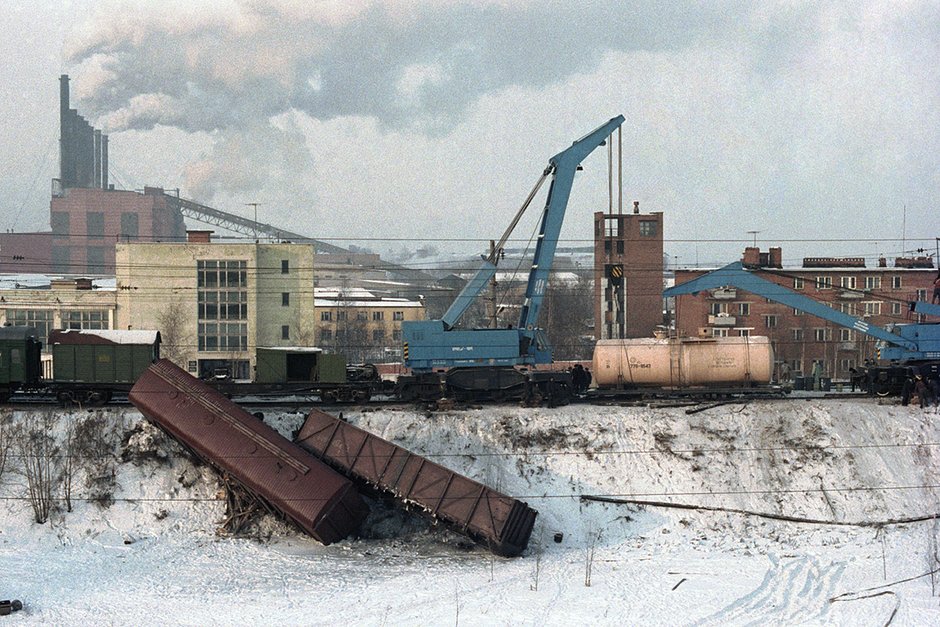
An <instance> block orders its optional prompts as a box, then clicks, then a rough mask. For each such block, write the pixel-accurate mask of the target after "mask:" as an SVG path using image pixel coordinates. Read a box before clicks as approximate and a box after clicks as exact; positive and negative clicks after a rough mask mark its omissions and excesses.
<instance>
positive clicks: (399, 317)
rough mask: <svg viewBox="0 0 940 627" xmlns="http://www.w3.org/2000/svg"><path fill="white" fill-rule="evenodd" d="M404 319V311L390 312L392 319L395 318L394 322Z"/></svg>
mask: <svg viewBox="0 0 940 627" xmlns="http://www.w3.org/2000/svg"><path fill="white" fill-rule="evenodd" d="M404 319H405V312H404V311H396V312H393V313H392V320H395V321H396V322H400V321H402V320H404Z"/></svg>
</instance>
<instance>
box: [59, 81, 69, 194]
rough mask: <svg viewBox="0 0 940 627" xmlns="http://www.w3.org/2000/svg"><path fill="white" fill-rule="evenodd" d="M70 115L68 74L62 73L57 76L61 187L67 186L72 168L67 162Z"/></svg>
mask: <svg viewBox="0 0 940 627" xmlns="http://www.w3.org/2000/svg"><path fill="white" fill-rule="evenodd" d="M71 121H72V118H71V116H69V75H68V74H63V75H61V76H60V77H59V180H60V181H61V182H62V187H68V185H67V182H68V181H70V180H71V177H70V176H69V172H70V170H71V169H72V168H71V164H70V163H69V158H70V157H71V151H70V150H69V147H68V144H69V138H71V136H72V132H71V124H70V122H71Z"/></svg>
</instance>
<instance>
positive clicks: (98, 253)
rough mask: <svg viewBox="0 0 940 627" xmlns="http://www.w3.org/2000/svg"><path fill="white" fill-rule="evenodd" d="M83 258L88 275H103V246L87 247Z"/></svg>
mask: <svg viewBox="0 0 940 627" xmlns="http://www.w3.org/2000/svg"><path fill="white" fill-rule="evenodd" d="M85 256H86V265H87V267H88V273H89V274H103V273H104V246H89V247H88V248H87V249H86V250H85Z"/></svg>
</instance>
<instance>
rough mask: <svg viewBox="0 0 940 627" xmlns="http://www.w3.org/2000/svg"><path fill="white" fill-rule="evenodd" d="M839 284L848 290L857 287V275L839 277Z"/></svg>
mask: <svg viewBox="0 0 940 627" xmlns="http://www.w3.org/2000/svg"><path fill="white" fill-rule="evenodd" d="M839 285H840V286H841V287H842V288H843V289H846V290H854V289H855V277H854V276H844V277H839Z"/></svg>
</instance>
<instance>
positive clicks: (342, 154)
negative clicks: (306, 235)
mask: <svg viewBox="0 0 940 627" xmlns="http://www.w3.org/2000/svg"><path fill="white" fill-rule="evenodd" d="M120 6H122V7H124V10H122V11H117V10H115V9H114V8H113V6H112V5H110V4H106V5H104V8H103V9H102V10H101V11H100V12H99V13H96V14H95V15H94V16H93V17H91V18H89V20H88V22H87V23H86V24H85V25H84V27H83V29H82V31H81V32H80V33H79V34H78V35H77V36H76V37H75V38H74V39H73V40H72V41H71V42H70V46H69V50H70V53H69V58H70V60H71V62H72V63H73V64H75V67H74V72H73V74H74V77H75V82H74V85H75V94H76V97H77V98H78V99H79V100H80V102H79V106H80V107H81V109H82V111H83V113H84V114H86V116H88V117H92V118H94V119H96V120H97V121H98V122H99V125H103V126H104V127H105V130H106V131H112V132H113V131H115V130H119V129H140V130H144V131H146V130H147V129H156V128H162V127H172V128H175V129H179V130H181V131H182V132H185V133H191V134H198V135H199V137H200V138H201V141H204V142H205V143H206V148H205V149H204V150H202V151H201V152H200V153H199V154H197V155H195V156H194V157H192V158H191V159H189V160H188V165H187V166H186V180H187V183H186V185H187V188H188V192H189V193H191V194H193V195H195V196H197V197H198V198H199V199H201V200H203V201H206V202H209V201H212V200H213V199H215V201H217V202H220V203H221V202H232V203H244V202H246V201H255V200H258V201H259V202H264V203H266V204H267V209H266V211H265V213H266V214H267V215H270V216H271V217H272V219H274V218H276V219H278V220H287V221H288V222H287V223H290V224H297V225H298V228H297V229H292V230H298V229H299V228H300V226H304V227H305V228H307V229H308V230H310V231H311V232H313V233H315V234H317V235H318V236H319V235H321V234H323V233H324V232H326V233H332V234H339V233H343V234H347V235H349V236H351V237H355V236H356V235H363V236H368V235H369V234H373V235H374V234H376V233H381V234H388V235H389V236H392V237H401V238H406V237H412V238H422V237H423V238H430V237H433V236H434V235H435V234H444V236H445V237H446V236H448V234H449V235H450V236H454V235H455V234H458V233H459V234H461V235H462V236H465V237H474V238H477V237H479V238H489V237H492V236H493V235H494V233H493V230H494V227H493V226H492V225H494V224H496V225H499V226H500V227H501V226H502V225H503V224H504V223H505V219H504V215H511V213H510V212H512V211H514V209H515V208H516V207H513V206H511V205H513V204H514V203H516V202H517V201H518V200H521V199H522V198H524V196H525V194H526V193H527V192H528V187H529V186H530V185H531V184H532V183H533V182H534V179H535V177H536V175H537V173H538V172H539V171H540V168H541V167H543V166H544V160H545V159H546V158H547V157H548V156H550V155H552V154H554V153H555V152H557V151H558V150H560V149H562V148H564V147H565V146H566V145H568V143H570V141H572V140H573V139H574V138H576V137H578V136H580V134H582V133H584V132H586V131H588V130H590V129H591V128H593V127H595V126H597V125H598V124H599V123H601V122H603V121H604V120H606V119H608V118H609V117H611V116H612V115H615V114H616V113H620V112H623V113H624V114H625V115H626V116H627V123H626V124H625V125H624V137H625V141H626V143H627V167H626V171H625V175H626V176H625V188H626V193H627V196H628V197H633V198H637V199H640V200H642V201H643V205H642V206H643V207H644V208H645V209H648V210H664V211H666V213H667V216H666V220H667V226H668V228H669V233H670V236H671V237H675V238H677V239H696V238H698V239H707V238H716V239H717V238H727V237H729V236H740V237H742V238H743V237H745V232H746V230H751V229H754V230H761V231H762V237H767V238H769V239H773V238H785V237H787V236H790V237H795V238H803V237H818V236H819V235H820V234H822V233H827V232H830V231H832V228H833V227H832V226H831V225H830V224H829V223H830V222H835V223H837V224H838V225H839V232H840V234H845V236H846V237H847V238H851V237H852V234H853V233H862V234H867V233H869V232H871V231H872V229H871V228H870V227H868V230H867V231H866V228H865V227H864V226H862V225H865V224H868V225H871V224H878V225H879V228H880V230H881V231H882V232H886V231H889V230H892V229H894V230H896V231H899V230H900V229H899V225H898V228H897V229H895V228H894V227H895V225H894V224H893V223H892V218H891V217H890V216H889V217H886V216H885V215H884V211H885V208H886V207H892V206H898V207H900V206H901V205H902V204H903V203H906V204H907V206H908V207H909V208H915V207H916V208H917V209H916V211H922V212H924V215H925V216H926V215H929V213H928V211H929V210H928V207H929V206H932V205H931V203H932V202H933V200H934V197H935V195H936V189H938V188H940V180H938V176H940V174H938V172H940V161H938V155H940V119H938V116H940V113H938V112H940V106H938V105H940V100H938V99H940V92H938V90H937V87H936V86H937V85H938V84H940V67H938V65H937V64H936V59H937V58H940V8H938V7H937V6H936V5H935V4H933V3H922V2H913V1H908V2H887V1H881V0H872V1H869V2H865V3H850V4H843V3H834V4H817V3H798V2H797V3H794V2H781V3H750V2H722V3H700V2H672V1H668V2H667V1H663V2H660V3H655V2H650V3H641V4H639V5H638V6H630V5H627V4H625V3H622V2H607V1H596V2H590V3H560V2H548V3H545V2H542V3H535V2H511V1H509V0H506V1H502V2H496V1H494V2H471V1H469V0H449V1H444V0H438V1H432V0H418V1H409V2H406V1H405V0H401V1H386V2H378V1H377V0H376V1H369V0H350V1H342V2H340V1H336V2H315V3H312V2H300V1H293V2H288V1H274V0H254V1H249V0H228V1H227V2H225V3H217V2H210V3H199V2H190V3H177V5H174V6H172V7H171V8H169V9H167V8H166V7H165V5H161V6H160V7H159V8H156V7H155V6H154V5H152V4H150V3H146V2H139V3H137V4H136V5H130V8H128V5H126V4H122V5H120ZM588 165H589V164H588ZM598 169H600V170H605V169H604V168H598V167H597V165H596V164H594V167H593V168H592V167H587V168H586V171H585V173H584V174H583V175H582V177H581V178H580V179H579V183H578V186H579V188H578V190H577V194H576V196H575V197H573V199H572V206H573V210H571V211H569V217H568V219H567V222H568V223H571V224H572V226H573V227H574V228H575V229H576V230H575V231H573V232H576V233H579V234H581V235H579V237H582V238H583V234H584V233H590V232H591V231H590V214H591V212H592V211H594V210H596V209H598V208H606V203H607V200H606V192H604V191H603V190H604V185H605V182H604V181H603V180H601V179H602V178H603V177H602V176H601V174H598V172H597V171H596V170H598ZM591 177H594V178H591ZM587 183H590V184H592V185H594V186H595V187H599V188H600V189H601V190H602V191H601V192H593V191H592V192H590V193H588V192H587V191H586V190H585V192H583V193H584V194H586V195H585V196H578V195H580V194H582V192H581V188H582V187H584V188H587V187H589V185H587ZM445 190H447V191H445ZM249 194H250V195H251V197H248V195H249ZM363 214H368V215H369V216H370V217H369V219H365V220H363V219H362V215H363ZM351 215H352V216H355V218H356V219H350V216H351ZM467 215H473V216H474V218H475V220H474V223H472V224H468V221H467V220H466V216H467ZM898 222H900V221H899V220H898ZM911 223H912V221H911V219H910V217H909V219H908V228H911V226H910V225H911ZM914 224H916V226H915V227H914V228H916V229H917V230H920V231H926V230H929V229H930V228H933V227H931V222H930V220H929V218H924V219H922V220H919V221H915V222H914ZM567 229H568V227H567V226H566V231H567ZM497 230H498V228H497ZM568 232H572V231H568ZM496 235H498V233H497V234H496ZM785 252H786V251H785ZM682 254H683V256H684V258H685V259H688V258H690V257H691V255H690V253H688V252H683V253H682Z"/></svg>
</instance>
